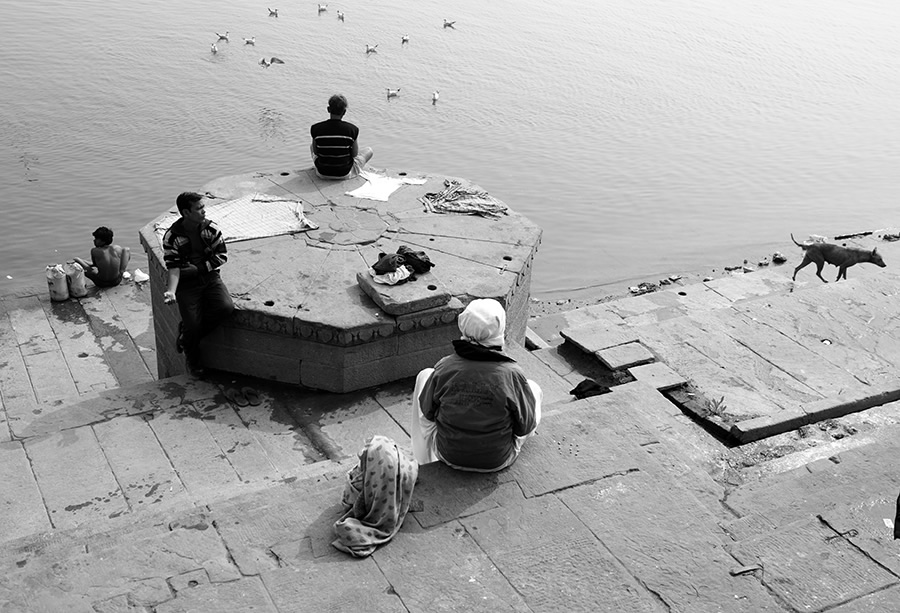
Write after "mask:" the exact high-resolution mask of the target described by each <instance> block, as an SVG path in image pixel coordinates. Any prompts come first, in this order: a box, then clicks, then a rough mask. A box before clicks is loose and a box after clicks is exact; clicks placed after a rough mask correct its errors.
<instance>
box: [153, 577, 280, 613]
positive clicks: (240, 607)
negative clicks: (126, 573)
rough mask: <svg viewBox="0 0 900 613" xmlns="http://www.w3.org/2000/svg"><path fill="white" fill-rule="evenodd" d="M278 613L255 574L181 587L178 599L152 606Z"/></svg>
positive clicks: (159, 610) (183, 611) (168, 610)
mask: <svg viewBox="0 0 900 613" xmlns="http://www.w3.org/2000/svg"><path fill="white" fill-rule="evenodd" d="M193 611H215V612H216V613H245V612H247V611H253V612H254V613H256V612H259V613H278V609H276V608H275V605H274V604H273V603H272V601H271V599H270V598H269V594H268V592H267V591H266V588H265V586H264V585H263V583H262V581H261V580H260V578H259V577H243V578H241V579H239V580H237V581H230V582H228V583H215V584H206V585H200V586H197V587H194V588H190V589H186V590H182V591H181V592H179V593H178V598H176V599H173V600H169V601H168V602H164V603H162V604H160V605H157V607H156V613H191V612H193Z"/></svg>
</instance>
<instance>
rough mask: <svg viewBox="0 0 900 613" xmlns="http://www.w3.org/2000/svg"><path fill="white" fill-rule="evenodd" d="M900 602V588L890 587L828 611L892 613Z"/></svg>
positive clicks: (841, 612) (833, 612) (836, 612)
mask: <svg viewBox="0 0 900 613" xmlns="http://www.w3.org/2000/svg"><path fill="white" fill-rule="evenodd" d="M898 602H900V586H895V587H891V588H889V589H886V590H881V591H880V592H875V593H874V594H869V595H868V596H863V597H862V598H858V599H856V600H851V601H850V602H848V603H847V604H845V605H842V606H839V607H837V608H834V609H830V610H829V611H830V613H894V611H896V610H897V603H898Z"/></svg>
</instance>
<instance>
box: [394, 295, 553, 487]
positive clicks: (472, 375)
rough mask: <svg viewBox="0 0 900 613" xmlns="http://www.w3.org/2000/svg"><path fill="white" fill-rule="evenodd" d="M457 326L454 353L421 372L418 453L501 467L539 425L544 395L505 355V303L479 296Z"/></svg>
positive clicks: (458, 463) (452, 462)
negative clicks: (458, 335)
mask: <svg viewBox="0 0 900 613" xmlns="http://www.w3.org/2000/svg"><path fill="white" fill-rule="evenodd" d="M458 324H459V330H460V332H461V333H462V338H461V339H460V340H457V341H453V348H454V353H453V354H452V355H449V356H447V357H445V358H442V359H441V360H439V361H438V363H437V364H435V366H434V368H426V369H424V370H423V371H421V372H420V373H419V375H418V377H416V386H415V389H414V391H413V399H412V427H411V430H410V437H411V439H412V447H413V454H414V455H415V457H416V460H417V461H418V462H419V464H427V463H429V462H436V461H438V460H440V461H443V462H444V463H446V464H448V465H449V466H452V467H453V468H458V469H460V470H471V471H477V472H493V471H497V470H502V469H504V468H506V467H508V466H510V465H512V463H513V462H515V460H516V458H517V457H518V455H519V452H520V450H521V449H522V445H523V444H524V442H525V440H526V439H527V438H528V437H529V436H531V435H533V434H534V432H535V429H536V428H537V426H538V423H540V420H541V401H542V399H543V392H542V391H541V388H540V387H539V386H538V384H537V383H535V382H534V381H531V380H529V379H528V378H526V377H525V373H524V372H523V371H522V368H521V367H520V366H519V365H518V364H517V363H516V361H515V360H513V359H512V358H511V357H509V356H508V355H506V354H505V353H503V346H504V339H503V335H504V332H505V330H506V311H505V310H504V309H503V306H502V305H501V304H500V303H499V302H497V301H496V300H493V299H490V298H488V299H478V300H473V301H472V302H470V303H469V305H468V306H467V307H466V309H465V310H464V311H463V312H462V313H460V315H459V318H458Z"/></svg>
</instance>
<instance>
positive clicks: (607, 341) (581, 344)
mask: <svg viewBox="0 0 900 613" xmlns="http://www.w3.org/2000/svg"><path fill="white" fill-rule="evenodd" d="M560 334H561V335H562V337H563V338H564V339H566V340H567V341H569V342H570V343H573V344H574V345H575V346H577V347H578V348H579V349H581V350H582V351H584V352H586V353H595V352H597V351H600V350H602V349H608V348H609V347H615V346H617V345H624V344H625V343H633V342H635V341H636V340H638V337H637V335H636V334H635V333H634V331H633V330H632V329H631V328H629V327H628V326H625V325H624V324H623V325H615V324H607V323H605V322H602V321H601V322H599V323H594V322H591V323H586V324H582V325H580V326H577V327H575V328H567V329H565V330H561V331H560Z"/></svg>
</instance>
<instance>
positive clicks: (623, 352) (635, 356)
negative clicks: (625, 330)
mask: <svg viewBox="0 0 900 613" xmlns="http://www.w3.org/2000/svg"><path fill="white" fill-rule="evenodd" d="M595 355H596V356H597V358H598V359H599V360H600V361H601V362H603V364H604V365H605V366H606V367H607V368H609V369H610V370H621V369H623V368H629V367H631V366H637V365H638V364H646V363H647V362H652V361H653V360H654V359H655V358H654V356H653V354H652V353H651V352H650V350H649V349H647V348H646V347H644V346H643V345H642V344H641V343H625V344H624V345H618V346H616V347H609V348H607V349H601V350H600V351H598V352H597V353H596V354H595Z"/></svg>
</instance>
